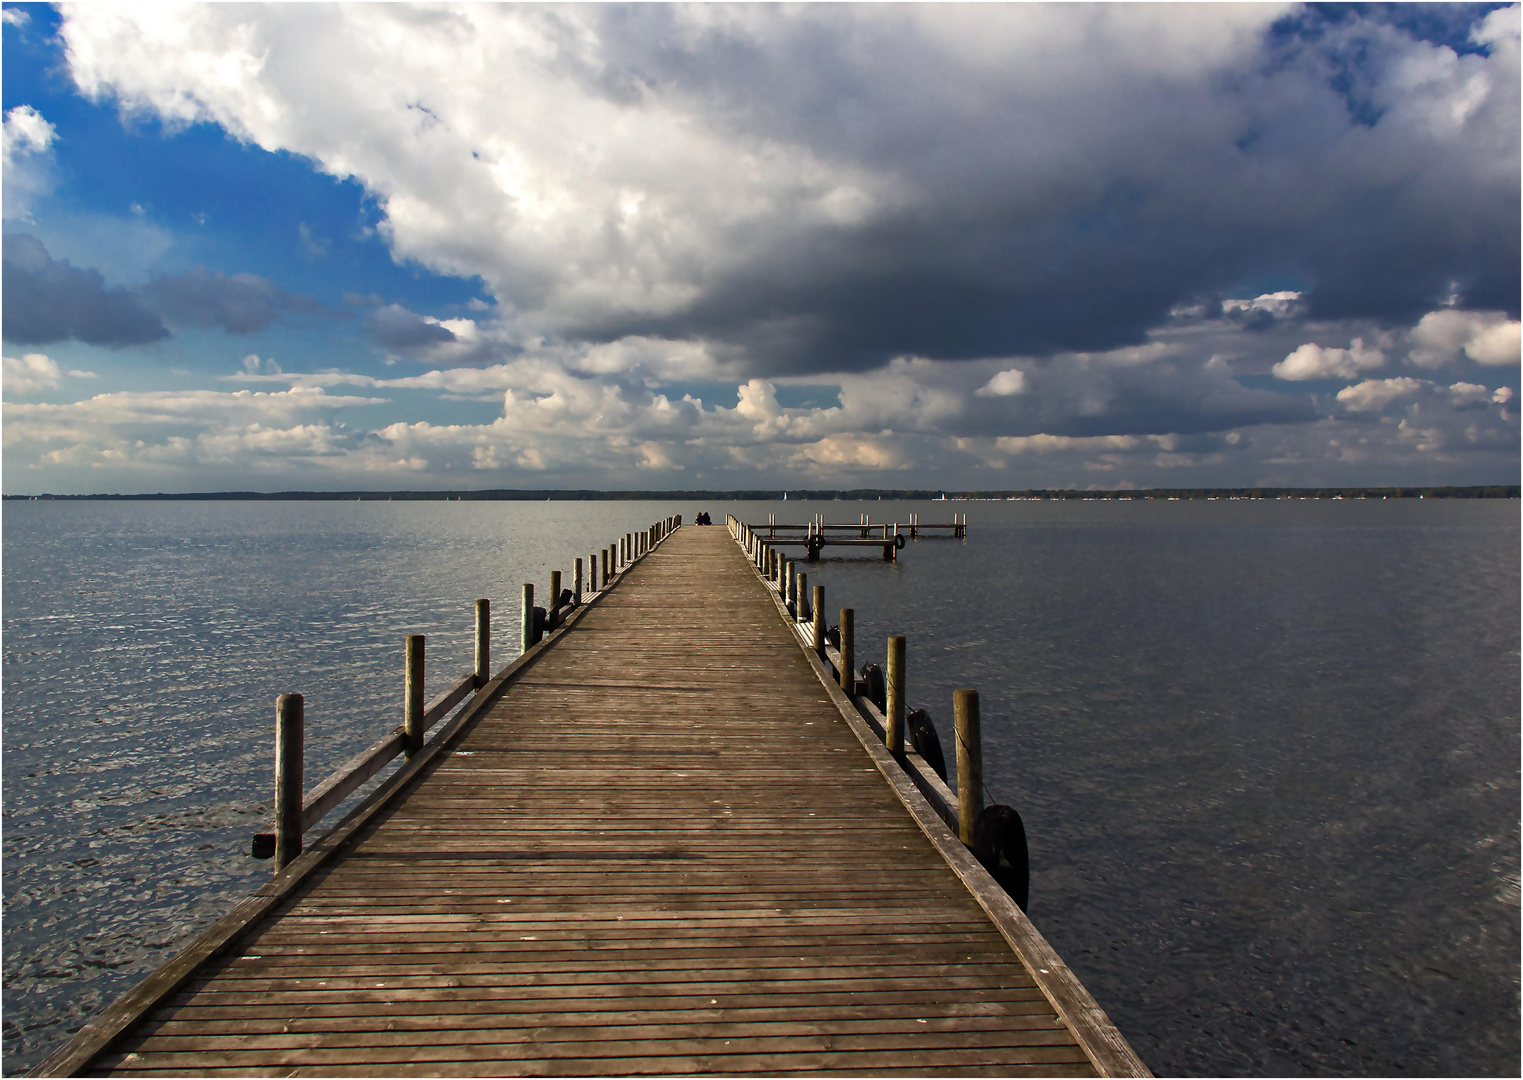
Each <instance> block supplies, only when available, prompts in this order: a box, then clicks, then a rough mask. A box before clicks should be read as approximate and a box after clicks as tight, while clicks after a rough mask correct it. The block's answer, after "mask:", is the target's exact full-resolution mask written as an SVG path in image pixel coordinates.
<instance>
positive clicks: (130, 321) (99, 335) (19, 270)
mask: <svg viewBox="0 0 1523 1080" xmlns="http://www.w3.org/2000/svg"><path fill="white" fill-rule="evenodd" d="M3 261H4V269H3V281H0V285H3V289H4V309H3V321H4V336H5V340H6V341H12V342H16V343H17V344H22V345H45V344H47V343H49V342H53V341H65V340H68V339H69V338H75V339H77V340H79V341H83V342H86V343H88V344H90V345H113V346H118V345H143V344H147V343H148V342H152V341H160V340H162V339H164V338H167V337H168V336H169V331H168V330H167V329H166V328H165V327H164V324H163V323H162V322H160V321H159V319H158V317H157V316H156V315H154V314H153V313H152V312H150V311H148V310H146V309H145V308H144V307H143V306H142V304H141V303H140V302H139V301H138V299H137V298H136V297H135V296H133V295H132V294H131V293H130V292H128V291H127V290H126V289H123V288H121V287H119V286H116V287H109V288H108V287H107V285H106V280H105V278H104V277H102V276H101V274H100V271H98V270H88V269H82V268H80V267H77V266H74V265H73V264H72V263H70V262H69V261H68V260H67V259H54V258H53V257H52V256H50V255H49V254H48V250H47V248H46V247H44V246H43V244H42V241H40V240H38V239H37V238H36V237H34V236H26V235H11V236H6V237H5V240H4V258H3Z"/></svg>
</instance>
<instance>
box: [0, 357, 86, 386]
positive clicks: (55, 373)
mask: <svg viewBox="0 0 1523 1080" xmlns="http://www.w3.org/2000/svg"><path fill="white" fill-rule="evenodd" d="M0 365H3V369H0V370H3V373H4V386H5V392H6V394H30V393H33V392H35V391H37V390H52V389H55V388H56V387H57V386H58V384H59V383H61V382H62V381H63V380H64V378H65V377H68V378H71V379H93V378H95V372H93V371H72V370H70V369H68V368H64V367H60V366H59V365H58V361H56V360H54V359H52V358H51V357H49V356H46V355H44V354H43V353H27V354H26V355H24V356H22V357H20V358H17V357H14V356H6V357H3V358H0Z"/></svg>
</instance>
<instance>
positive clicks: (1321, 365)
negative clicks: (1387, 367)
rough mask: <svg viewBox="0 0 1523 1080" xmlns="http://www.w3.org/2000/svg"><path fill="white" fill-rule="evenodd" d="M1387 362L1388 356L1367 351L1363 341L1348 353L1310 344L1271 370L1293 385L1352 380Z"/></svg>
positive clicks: (1376, 351) (1345, 350) (1358, 340)
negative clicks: (1303, 382) (1297, 382)
mask: <svg viewBox="0 0 1523 1080" xmlns="http://www.w3.org/2000/svg"><path fill="white" fill-rule="evenodd" d="M1385 362H1386V356H1385V353H1383V352H1381V351H1380V350H1379V349H1375V348H1370V347H1367V346H1366V345H1365V343H1364V339H1363V338H1355V339H1354V340H1353V342H1352V344H1350V345H1349V347H1348V348H1347V349H1330V348H1326V347H1324V346H1321V345H1318V344H1316V343H1314V342H1307V343H1306V344H1305V345H1302V346H1301V347H1300V348H1298V349H1296V351H1295V352H1293V353H1291V354H1290V355H1289V356H1287V357H1286V358H1285V359H1284V360H1281V361H1280V362H1279V363H1278V364H1276V365H1275V366H1274V367H1273V369H1271V370H1273V372H1274V375H1275V378H1277V379H1289V380H1293V381H1305V380H1308V379H1352V378H1355V377H1357V376H1358V375H1359V374H1360V373H1361V372H1364V371H1367V370H1369V369H1370V368H1377V367H1380V366H1381V365H1382V364H1384V363H1385Z"/></svg>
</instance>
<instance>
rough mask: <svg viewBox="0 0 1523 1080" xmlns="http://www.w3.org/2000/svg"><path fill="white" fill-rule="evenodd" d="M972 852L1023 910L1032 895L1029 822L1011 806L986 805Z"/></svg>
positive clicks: (975, 830)
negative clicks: (1027, 837)
mask: <svg viewBox="0 0 1523 1080" xmlns="http://www.w3.org/2000/svg"><path fill="white" fill-rule="evenodd" d="M973 854H974V856H975V857H976V858H977V859H978V861H979V862H980V863H982V864H983V868H984V869H985V870H987V871H989V876H990V877H992V878H993V879H994V880H995V881H997V882H999V886H1000V888H1002V889H1004V890H1005V892H1007V893H1009V894H1010V899H1012V900H1014V901H1015V902H1016V905H1017V906H1018V907H1020V909H1021V910H1022V911H1025V910H1026V902H1027V901H1028V900H1029V899H1030V895H1031V859H1030V852H1029V851H1028V849H1027V847H1026V824H1025V822H1023V821H1022V820H1021V815H1020V814H1018V813H1016V811H1015V808H1014V807H1012V806H1005V805H1004V804H1003V803H995V804H994V805H993V806H986V807H984V809H983V811H982V812H981V813H980V814H979V815H978V822H977V823H976V824H975V825H974V826H973Z"/></svg>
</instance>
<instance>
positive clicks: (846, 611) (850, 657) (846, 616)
mask: <svg viewBox="0 0 1523 1080" xmlns="http://www.w3.org/2000/svg"><path fill="white" fill-rule="evenodd" d="M856 614H857V613H856V611H855V609H853V608H849V607H843V608H842V609H841V668H840V670H839V671H837V672H836V679H837V681H838V682H839V683H840V684H841V689H842V690H845V691H846V692H847V693H848V694H855V693H856V692H857V675H856V669H855V668H854V667H852V665H853V664H854V663H856V659H857V658H856V655H855V654H856Z"/></svg>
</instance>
